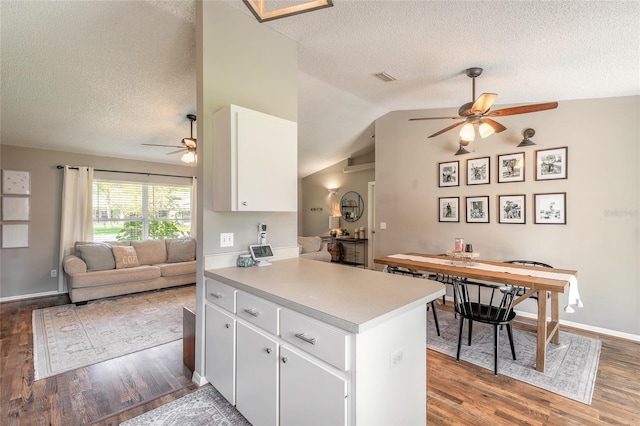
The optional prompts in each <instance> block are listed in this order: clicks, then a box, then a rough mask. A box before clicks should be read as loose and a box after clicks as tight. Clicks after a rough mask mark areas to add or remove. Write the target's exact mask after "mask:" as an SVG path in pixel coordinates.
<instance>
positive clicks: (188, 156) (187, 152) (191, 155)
mask: <svg viewBox="0 0 640 426" xmlns="http://www.w3.org/2000/svg"><path fill="white" fill-rule="evenodd" d="M187 120H189V121H190V122H191V136H190V137H188V138H182V145H157V144H153V143H143V144H142V145H146V146H164V147H168V148H180V149H178V150H177V151H171V152H167V155H171V154H177V153H179V152H184V154H183V155H182V157H180V160H181V161H183V162H185V163H187V164H191V163H195V162H196V159H197V155H196V154H197V148H198V140H197V139H196V138H194V137H193V122H194V121H196V115H195V114H187Z"/></svg>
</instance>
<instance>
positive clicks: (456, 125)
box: [429, 120, 466, 138]
mask: <svg viewBox="0 0 640 426" xmlns="http://www.w3.org/2000/svg"><path fill="white" fill-rule="evenodd" d="M465 122H466V120H463V121H461V122H459V123H456V124H452V125H451V126H449V127H445V128H444V129H442V130H440V131H439V132H436V133H434V134H432V135H431V136H429V137H430V138H432V137H434V136H438V135H441V134H443V133H444V132H448V131H449V130H451V129H455V128H456V127H458V126H460V125H462V124H464V123H465Z"/></svg>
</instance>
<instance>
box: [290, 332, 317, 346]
mask: <svg viewBox="0 0 640 426" xmlns="http://www.w3.org/2000/svg"><path fill="white" fill-rule="evenodd" d="M295 336H296V337H297V338H298V339H302V340H304V341H305V342H307V343H311V344H312V345H315V344H316V338H315V337H307V336H305V335H304V333H296V334H295Z"/></svg>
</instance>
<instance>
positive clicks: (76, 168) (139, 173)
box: [57, 165, 195, 179]
mask: <svg viewBox="0 0 640 426" xmlns="http://www.w3.org/2000/svg"><path fill="white" fill-rule="evenodd" d="M57 168H58V169H64V166H61V165H58V166H57ZM69 168H70V169H73V170H78V167H75V166H74V167H69ZM93 170H94V171H96V172H107V173H127V174H130V175H147V176H163V177H177V178H185V179H192V178H194V177H195V176H178V175H163V174H161V173H143V172H125V171H120V170H105V169H93Z"/></svg>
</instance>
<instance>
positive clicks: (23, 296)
mask: <svg viewBox="0 0 640 426" xmlns="http://www.w3.org/2000/svg"><path fill="white" fill-rule="evenodd" d="M67 293H68V292H67V291H63V292H61V293H59V292H58V291H57V290H54V291H45V292H43V293H31V294H20V295H18V296H8V297H0V303H2V302H12V301H14V300H23V299H35V298H36V297H47V296H59V295H61V294H67Z"/></svg>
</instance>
